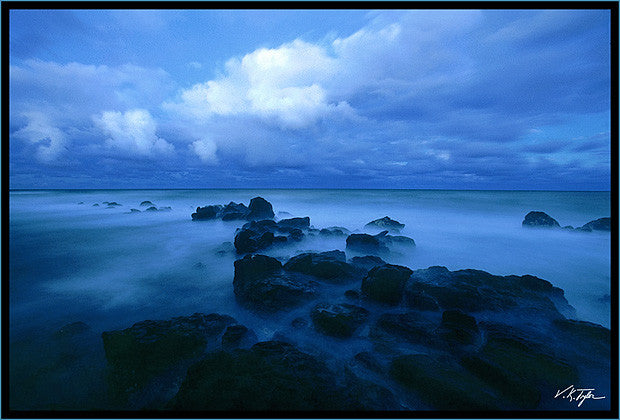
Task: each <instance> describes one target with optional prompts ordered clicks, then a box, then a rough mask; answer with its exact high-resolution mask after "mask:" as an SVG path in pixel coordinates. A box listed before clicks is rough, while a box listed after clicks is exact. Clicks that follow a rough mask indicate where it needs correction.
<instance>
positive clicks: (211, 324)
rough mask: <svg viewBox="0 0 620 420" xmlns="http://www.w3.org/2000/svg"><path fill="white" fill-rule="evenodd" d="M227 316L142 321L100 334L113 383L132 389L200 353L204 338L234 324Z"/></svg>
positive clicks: (205, 343)
mask: <svg viewBox="0 0 620 420" xmlns="http://www.w3.org/2000/svg"><path fill="white" fill-rule="evenodd" d="M235 323H236V321H235V319H234V318H232V317H230V316H227V315H219V314H210V315H204V314H200V313H196V314H193V315H191V316H182V317H176V318H172V319H171V320H168V321H142V322H138V323H136V324H134V325H133V326H132V327H131V328H127V329H124V330H120V331H106V332H103V333H102V334H101V337H102V339H103V347H104V350H105V355H106V359H107V361H108V364H109V366H110V367H111V368H112V382H113V383H112V385H113V386H114V387H115V388H117V389H119V390H120V391H121V392H127V391H132V390H135V389H136V388H139V387H141V386H143V385H144V384H145V383H146V382H147V381H148V380H149V379H150V378H152V377H154V376H155V375H157V374H159V373H161V372H163V371H164V370H166V369H168V368H170V367H172V366H174V365H175V364H176V363H178V362H180V361H182V360H184V359H191V358H193V357H196V356H199V355H200V354H201V353H202V352H203V351H204V350H205V347H206V345H207V339H209V338H210V337H214V336H217V335H218V334H220V333H222V332H223V331H224V328H226V326H228V325H231V324H235Z"/></svg>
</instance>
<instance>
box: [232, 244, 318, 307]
mask: <svg viewBox="0 0 620 420" xmlns="http://www.w3.org/2000/svg"><path fill="white" fill-rule="evenodd" d="M316 285H317V284H316V282H314V281H312V280H311V279H309V278H308V277H307V276H304V275H302V274H298V273H294V272H289V271H284V270H283V269H282V264H281V263H280V261H278V260H276V259H275V258H271V257H267V256H265V255H246V256H245V257H244V258H242V259H240V260H237V261H235V278H234V280H233V287H234V291H235V296H236V297H237V298H238V299H239V300H240V301H241V302H242V303H244V304H246V305H248V306H250V307H252V308H255V309H259V310H263V311H270V312H272V311H278V310H282V309H287V308H291V307H293V306H296V305H299V304H300V303H302V302H304V301H306V300H307V299H309V298H310V297H312V296H313V295H314V294H315V289H316Z"/></svg>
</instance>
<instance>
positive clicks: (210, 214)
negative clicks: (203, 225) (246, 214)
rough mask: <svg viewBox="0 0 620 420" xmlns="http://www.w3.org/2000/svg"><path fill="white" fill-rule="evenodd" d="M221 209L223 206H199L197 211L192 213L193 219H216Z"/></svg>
mask: <svg viewBox="0 0 620 420" xmlns="http://www.w3.org/2000/svg"><path fill="white" fill-rule="evenodd" d="M221 209H222V206H205V207H197V208H196V213H192V220H212V219H215V218H216V217H217V215H218V213H219V211H220V210H221Z"/></svg>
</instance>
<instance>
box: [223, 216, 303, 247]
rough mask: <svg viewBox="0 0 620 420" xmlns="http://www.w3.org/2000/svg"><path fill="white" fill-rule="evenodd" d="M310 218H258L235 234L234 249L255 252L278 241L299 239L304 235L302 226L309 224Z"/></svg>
mask: <svg viewBox="0 0 620 420" xmlns="http://www.w3.org/2000/svg"><path fill="white" fill-rule="evenodd" d="M309 224H310V218H308V217H304V218H294V219H284V220H280V221H279V222H277V223H276V222H275V221H273V220H269V219H266V220H259V221H252V222H249V223H246V224H245V225H243V226H242V227H241V229H239V230H238V231H237V233H236V235H235V249H236V250H237V253H239V254H245V253H252V252H257V251H260V250H263V249H267V248H269V247H270V246H272V245H274V244H278V243H284V242H290V241H296V242H298V241H301V240H302V239H303V238H304V236H305V233H304V230H302V229H307V228H306V227H303V226H309Z"/></svg>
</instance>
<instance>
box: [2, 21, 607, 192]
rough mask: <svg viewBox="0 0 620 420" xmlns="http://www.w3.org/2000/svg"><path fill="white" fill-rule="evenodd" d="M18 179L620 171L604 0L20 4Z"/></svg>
mask: <svg viewBox="0 0 620 420" xmlns="http://www.w3.org/2000/svg"><path fill="white" fill-rule="evenodd" d="M9 13H10V16H9V43H10V49H9V66H10V69H9V80H10V82H9V100H10V104H9V184H10V187H11V188H412V189H417V188H424V189H427V188H428V189H502V190H503V189H508V190H511V189H519V190H609V189H610V174H611V152H610V144H611V138H610V136H611V134H610V127H611V122H610V118H611V115H610V94H611V87H610V84H611V75H610V47H609V44H610V12H609V10H376V11H369V10H306V11H304V10H246V11H243V10H242V11H237V10H234V11H228V10H11V11H10V12H9Z"/></svg>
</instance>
